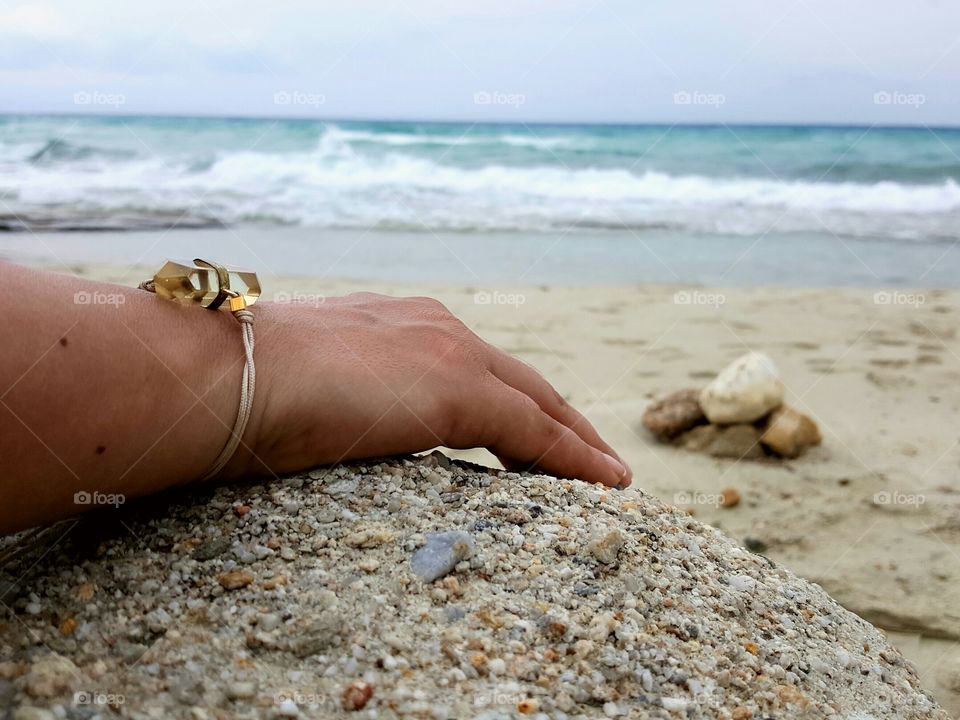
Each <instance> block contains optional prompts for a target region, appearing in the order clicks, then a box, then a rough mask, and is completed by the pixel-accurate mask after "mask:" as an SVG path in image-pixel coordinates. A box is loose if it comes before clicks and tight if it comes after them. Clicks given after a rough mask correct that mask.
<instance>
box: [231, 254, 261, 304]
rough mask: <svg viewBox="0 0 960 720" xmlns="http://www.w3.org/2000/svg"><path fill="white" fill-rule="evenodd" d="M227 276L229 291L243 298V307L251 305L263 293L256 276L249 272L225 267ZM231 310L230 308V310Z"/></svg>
mask: <svg viewBox="0 0 960 720" xmlns="http://www.w3.org/2000/svg"><path fill="white" fill-rule="evenodd" d="M226 267H227V274H228V276H229V277H230V289H231V290H233V291H234V292H235V293H237V294H238V295H239V296H240V297H242V298H243V302H244V304H245V305H253V304H254V303H255V302H256V301H257V300H258V299H259V298H260V294H261V293H262V292H263V291H262V290H261V289H260V280H259V278H257V274H256V273H255V272H252V271H250V270H240V269H239V268H235V267H231V266H230V265H227V266H226ZM232 309H233V308H231V310H232Z"/></svg>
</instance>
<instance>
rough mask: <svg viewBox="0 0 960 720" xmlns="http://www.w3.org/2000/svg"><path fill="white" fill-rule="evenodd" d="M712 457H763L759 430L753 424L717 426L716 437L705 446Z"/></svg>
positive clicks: (752, 458) (738, 458)
mask: <svg viewBox="0 0 960 720" xmlns="http://www.w3.org/2000/svg"><path fill="white" fill-rule="evenodd" d="M706 452H707V453H708V454H710V455H713V456H714V457H720V458H733V459H734V460H740V459H743V458H749V459H751V460H755V459H757V458H761V457H763V447H762V446H761V445H760V431H759V430H757V428H755V427H754V426H753V425H728V426H726V427H721V428H718V431H717V434H716V437H714V438H713V440H712V441H711V442H710V444H709V445H707V447H706Z"/></svg>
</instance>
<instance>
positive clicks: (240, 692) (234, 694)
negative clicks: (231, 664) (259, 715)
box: [227, 681, 257, 700]
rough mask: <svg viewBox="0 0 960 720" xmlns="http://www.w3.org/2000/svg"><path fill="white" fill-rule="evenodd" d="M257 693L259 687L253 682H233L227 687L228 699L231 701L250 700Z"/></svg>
mask: <svg viewBox="0 0 960 720" xmlns="http://www.w3.org/2000/svg"><path fill="white" fill-rule="evenodd" d="M256 693H257V686H256V684H255V683H252V682H240V681H237V682H232V683H230V684H229V685H227V697H228V698H229V699H230V700H249V699H250V698H252V697H253V696H254V695H256Z"/></svg>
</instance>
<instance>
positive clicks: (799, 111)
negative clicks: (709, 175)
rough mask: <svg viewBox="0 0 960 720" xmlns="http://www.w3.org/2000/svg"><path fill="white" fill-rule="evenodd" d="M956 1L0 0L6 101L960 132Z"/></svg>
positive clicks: (139, 108) (40, 105) (11, 106)
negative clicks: (958, 128) (915, 126)
mask: <svg viewBox="0 0 960 720" xmlns="http://www.w3.org/2000/svg"><path fill="white" fill-rule="evenodd" d="M958 80H960V3H957V2H955V0H913V1H912V2H905V1H904V0H899V1H897V2H893V1H890V0H871V1H869V2H868V1H867V0H851V1H849V2H844V3H839V2H836V0H796V1H792V0H778V1H777V2H770V0H729V1H728V2H722V3H720V2H708V1H707V0H665V1H663V2H642V3H641V2H638V0H484V1H483V2H465V1H464V0H396V1H394V2H390V1H387V0H383V1H378V0H350V1H349V2H343V0H340V1H339V2H327V1H325V0H310V1H307V2H301V1H299V0H291V1H285V2H273V3H270V2H263V1H262V0H257V1H255V2H254V1H252V0H164V1H163V2H149V1H147V0H138V1H137V2H130V1H129V0H125V1H121V0H114V1H113V2H108V1H106V0H103V1H96V0H39V1H38V2H25V1H23V0H0V111H3V112H77V111H81V112H103V113H109V112H123V113H134V114H149V113H169V114H215V115H252V116H310V117H328V118H396V119H437V120H480V121H483V120H497V121H510V120H523V121H558V122H583V121H588V122H589V121H593V122H676V121H679V122H711V121H723V122H739V121H742V122H823V123H893V124H903V123H927V124H939V125H960V93H957V92H956V87H957V84H958Z"/></svg>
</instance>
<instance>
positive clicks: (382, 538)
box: [343, 528, 393, 550]
mask: <svg viewBox="0 0 960 720" xmlns="http://www.w3.org/2000/svg"><path fill="white" fill-rule="evenodd" d="M392 540H393V533H392V532H388V531H386V530H383V529H382V528H380V529H378V528H368V529H366V530H360V531H358V532H355V533H350V534H349V535H347V536H346V537H345V538H344V539H343V544H344V545H349V546H350V547H355V548H361V549H364V550H368V549H370V548H375V547H378V546H379V545H383V544H384V543H387V542H390V541H392Z"/></svg>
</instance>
